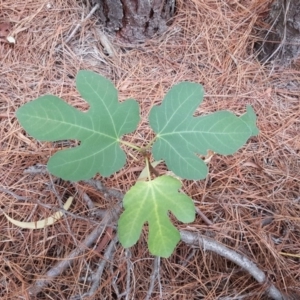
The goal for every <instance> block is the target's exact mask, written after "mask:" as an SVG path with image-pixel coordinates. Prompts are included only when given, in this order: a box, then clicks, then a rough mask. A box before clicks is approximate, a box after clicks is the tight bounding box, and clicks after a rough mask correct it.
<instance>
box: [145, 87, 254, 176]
mask: <svg viewBox="0 0 300 300" xmlns="http://www.w3.org/2000/svg"><path fill="white" fill-rule="evenodd" d="M203 95H204V90H203V88H202V86H201V85H200V84H197V83H191V82H182V83H179V84H178V85H175V86H173V87H172V88H171V89H170V90H169V92H168V93H167V94H166V96H165V98H164V100H163V102H162V104H161V105H160V106H154V107H153V108H152V109H151V111H150V116H149V121H150V126H151V127H152V129H153V130H154V132H155V133H156V134H157V138H156V141H155V143H154V145H153V148H152V153H153V156H154V158H155V160H160V159H163V160H165V162H166V164H167V166H168V168H169V169H170V170H172V171H173V172H174V173H175V174H176V175H178V176H180V177H181V178H185V179H194V180H198V179H203V178H205V177H206V176H207V167H206V165H205V163H204V162H203V160H202V159H200V158H199V157H198V156H197V154H202V155H206V154H207V151H208V150H212V151H214V152H216V153H219V154H224V155H229V154H233V153H234V152H236V151H237V150H238V149H239V148H240V147H242V146H243V145H244V144H245V143H246V141H247V140H248V139H249V138H250V137H251V136H252V135H257V134H258V129H257V127H256V124H255V123H256V115H255V113H254V111H253V109H252V107H251V106H248V107H247V112H246V114H244V115H243V116H241V117H237V116H235V115H234V114H233V113H231V112H229V111H218V112H215V113H212V114H210V115H206V116H200V117H193V113H194V112H195V109H196V108H197V107H198V106H199V105H200V104H201V102H202V100H203Z"/></svg>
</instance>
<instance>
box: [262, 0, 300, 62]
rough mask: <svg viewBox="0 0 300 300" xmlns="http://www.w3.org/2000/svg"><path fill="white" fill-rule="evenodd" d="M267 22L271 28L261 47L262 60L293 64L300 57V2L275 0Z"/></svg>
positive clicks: (265, 35) (296, 0)
mask: <svg viewBox="0 0 300 300" xmlns="http://www.w3.org/2000/svg"><path fill="white" fill-rule="evenodd" d="M267 22H268V23H269V24H270V28H269V29H268V30H267V31H265V32H264V41H263V42H262V43H261V44H260V45H259V46H260V54H259V58H260V60H261V61H263V62H268V61H271V60H276V61H277V62H279V63H280V64H283V65H286V64H289V63H291V62H292V61H293V60H294V59H296V58H298V57H299V56H300V1H299V0H275V1H274V3H273V5H272V7H271V11H270V14H269V17H268V19H267Z"/></svg>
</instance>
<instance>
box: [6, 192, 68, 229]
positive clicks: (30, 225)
mask: <svg viewBox="0 0 300 300" xmlns="http://www.w3.org/2000/svg"><path fill="white" fill-rule="evenodd" d="M72 201H73V197H69V199H68V200H67V202H66V203H65V205H64V209H65V210H68V209H69V207H70V206H71V204H72ZM4 215H5V217H6V218H7V220H8V221H10V222H11V223H13V224H14V225H16V226H18V227H21V228H27V229H41V228H45V227H47V226H49V225H52V224H54V223H55V222H56V221H58V220H59V219H60V218H61V217H62V216H63V212H62V211H57V212H56V213H55V214H53V215H52V216H50V217H48V218H46V219H44V220H40V221H36V222H21V221H17V220H14V219H12V218H11V217H9V216H8V215H7V214H6V213H4Z"/></svg>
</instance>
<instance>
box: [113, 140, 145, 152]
mask: <svg viewBox="0 0 300 300" xmlns="http://www.w3.org/2000/svg"><path fill="white" fill-rule="evenodd" d="M119 142H120V143H122V144H124V145H126V146H128V147H130V148H133V149H135V150H137V151H139V152H142V151H143V150H142V148H140V147H138V146H136V145H134V144H131V143H128V142H126V141H122V140H119Z"/></svg>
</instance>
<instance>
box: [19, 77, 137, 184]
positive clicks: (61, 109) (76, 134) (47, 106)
mask: <svg viewBox="0 0 300 300" xmlns="http://www.w3.org/2000/svg"><path fill="white" fill-rule="evenodd" d="M76 87H77V89H78V91H79V92H80V94H81V96H82V97H83V98H84V99H85V100H86V101H87V102H88V103H89V105H90V108H89V110H88V111H87V112H82V111H79V110H77V109H75V108H74V107H72V106H70V105H68V104H67V103H65V102H64V101H63V100H61V99H60V98H58V97H55V96H51V95H47V96H42V97H40V98H38V99H36V100H34V101H32V102H29V103H27V104H25V105H24V106H22V107H20V108H19V109H18V111H17V118H18V120H19V122H20V123H21V125H22V126H23V127H24V129H25V130H26V131H27V132H28V133H29V134H30V135H32V136H33V137H34V138H36V139H39V140H41V141H58V140H67V139H73V140H78V141H80V145H79V146H77V147H74V148H70V149H66V150H62V151H58V152H57V153H55V154H54V155H53V156H52V157H51V158H50V160H49V162H48V169H49V171H50V172H51V173H52V174H54V175H56V176H58V177H60V178H63V179H66V180H74V181H75V180H82V179H89V178H91V177H93V176H94V175H95V174H96V173H97V172H99V173H100V174H101V175H103V176H109V175H111V174H113V173H114V172H116V171H118V170H120V169H121V168H122V167H123V166H124V164H125V161H126V156H125V153H124V151H123V150H122V149H121V148H120V145H119V139H120V137H121V136H122V135H123V134H126V133H130V132H132V131H133V130H135V129H136V127H137V124H138V122H139V107H138V104H137V102H136V101H135V100H133V99H129V100H126V101H124V102H122V103H120V102H118V93H117V90H116V88H115V87H114V85H113V84H112V82H111V81H109V80H108V79H106V78H104V77H102V76H100V75H97V74H95V73H93V72H91V71H79V73H78V74H77V77H76Z"/></svg>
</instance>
